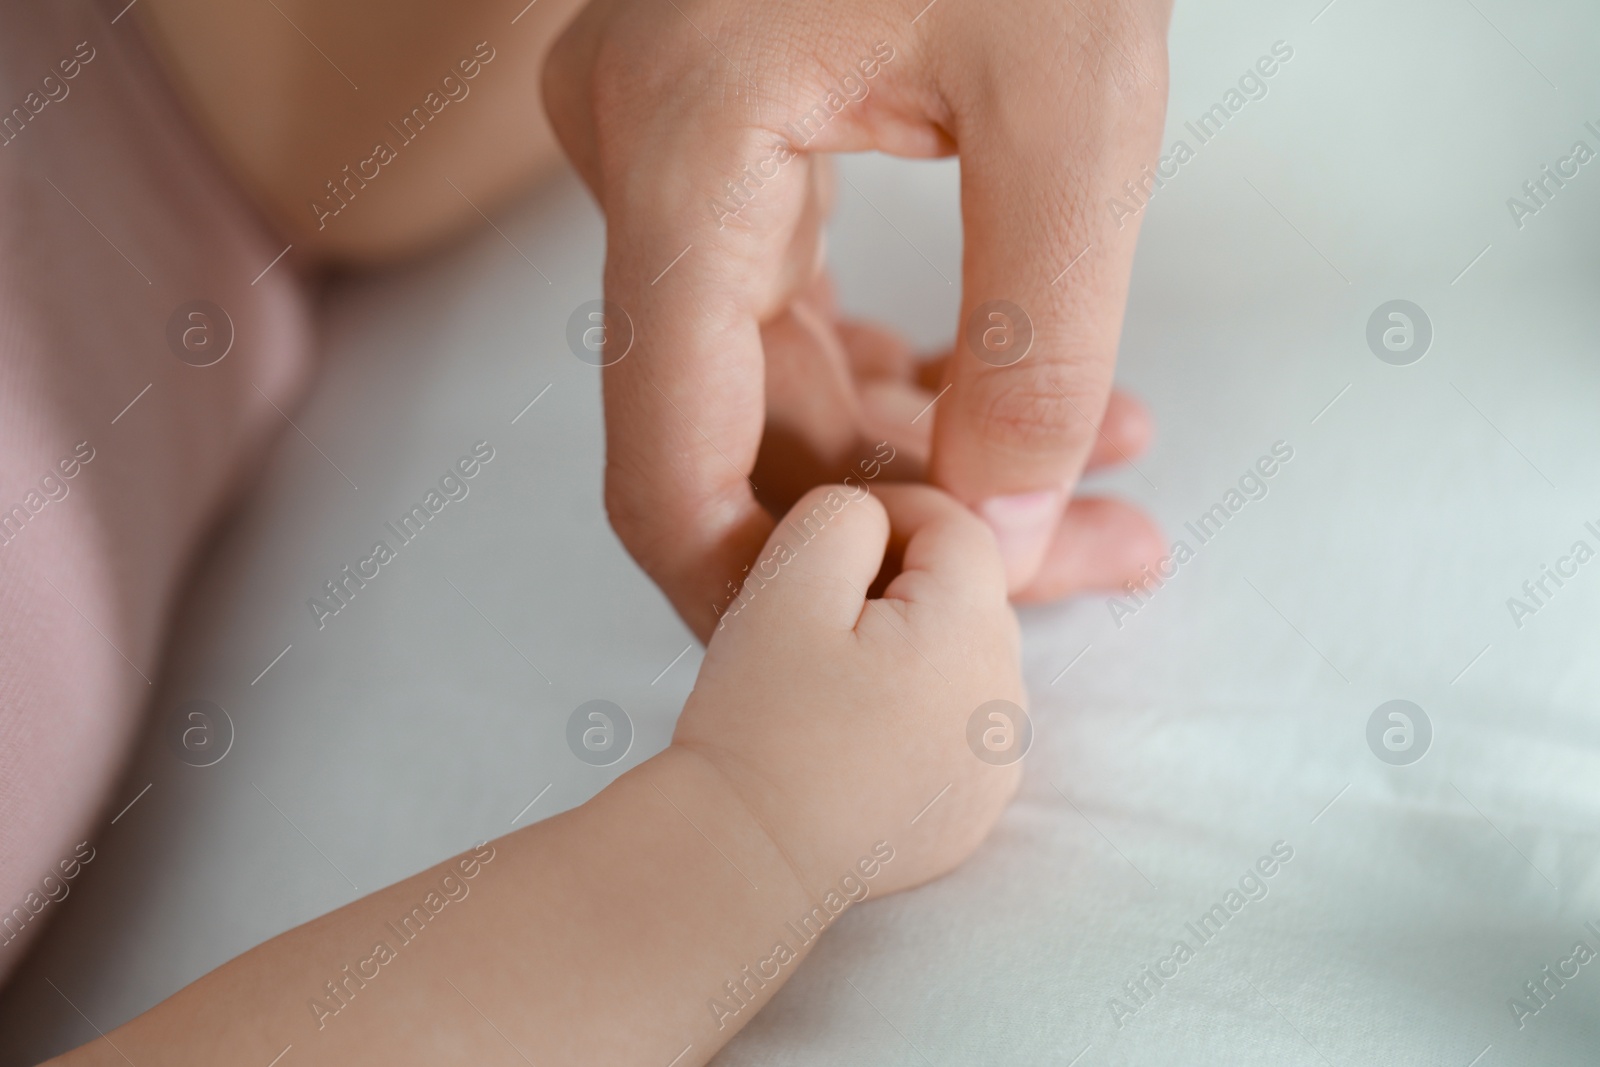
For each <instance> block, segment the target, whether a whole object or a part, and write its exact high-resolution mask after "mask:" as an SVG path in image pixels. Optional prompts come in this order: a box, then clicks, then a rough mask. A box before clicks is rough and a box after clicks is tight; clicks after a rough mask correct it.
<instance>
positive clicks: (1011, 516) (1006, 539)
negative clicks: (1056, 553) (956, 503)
mask: <svg viewBox="0 0 1600 1067" xmlns="http://www.w3.org/2000/svg"><path fill="white" fill-rule="evenodd" d="M1066 503H1067V494H1066V493H1065V492H1064V491H1063V490H1060V489H1041V490H1039V491H1038V492H1036V493H1019V494H1017V495H1016V496H995V497H990V498H989V499H988V500H985V501H983V502H982V503H980V504H979V505H978V507H977V512H978V515H979V516H980V517H981V518H982V519H983V521H984V522H987V523H988V524H989V528H990V529H991V530H993V531H994V536H995V540H996V541H998V542H999V543H1000V557H1001V558H1002V559H1003V560H1005V564H1006V584H1007V586H1008V587H1009V588H1011V589H1018V588H1021V587H1022V586H1023V585H1025V584H1027V582H1028V581H1030V580H1031V579H1032V578H1033V576H1034V574H1035V573H1037V572H1038V570H1039V565H1040V564H1041V563H1042V562H1044V554H1045V551H1046V550H1047V549H1048V548H1049V547H1050V539H1051V538H1052V537H1054V536H1055V532H1056V526H1057V525H1059V524H1060V522H1061V511H1062V509H1063V508H1064V507H1065V506H1066Z"/></svg>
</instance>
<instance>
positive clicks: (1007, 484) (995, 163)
mask: <svg viewBox="0 0 1600 1067" xmlns="http://www.w3.org/2000/svg"><path fill="white" fill-rule="evenodd" d="M1148 7H1149V8H1152V9H1154V8H1158V5H1148ZM1028 12H1031V14H1029V16H1028V17H1030V18H1031V17H1037V15H1038V13H1037V11H1036V10H1035V9H1031V8H1030V9H1028ZM1158 16H1159V17H1158ZM947 17H950V18H952V19H975V18H991V17H997V16H995V15H994V13H992V12H990V11H988V10H987V9H985V10H983V11H982V13H981V14H979V15H974V14H972V13H971V12H969V11H968V10H966V9H961V8H956V9H952V10H951V11H950V12H947ZM1013 17H1015V18H1017V19H1019V22H1018V24H1017V25H1016V26H1015V27H1013V29H1014V30H1015V31H1016V35H1011V34H1008V33H1005V32H1004V28H1002V30H1001V32H1000V33H999V35H998V36H997V35H996V33H995V29H994V27H992V26H991V27H986V33H985V38H986V39H989V40H1000V41H1004V42H1006V47H1005V48H1003V49H1001V50H999V51H998V52H996V53H995V54H993V55H989V56H985V57H982V58H980V59H979V60H978V61H977V65H976V69H973V65H972V64H971V63H968V64H967V65H965V66H961V65H959V64H952V66H951V69H952V70H955V71H957V72H958V73H957V74H956V75H954V76H955V77H956V78H957V84H955V85H952V86H950V87H949V89H950V95H952V96H953V97H954V98H956V99H960V100H965V101H968V102H969V107H968V108H967V109H966V110H965V111H960V110H958V112H957V115H956V116H955V122H954V133H955V139H956V142H957V144H958V146H959V149H960V153H961V169H962V190H961V200H962V221H963V226H964V235H965V237H964V240H965V244H964V261H963V265H962V277H963V292H962V310H961V319H960V322H961V323H962V335H961V337H960V338H959V340H958V345H957V350H956V356H957V358H956V359H954V360H953V361H952V364H951V368H950V375H949V380H950V382H951V384H952V385H953V388H952V390H951V392H950V395H949V396H947V397H946V398H945V399H944V400H943V401H942V402H941V404H940V406H939V409H938V419H937V422H936V424H935V443H934V456H933V473H934V478H935V480H936V481H937V482H938V483H939V484H941V485H943V486H945V487H947V488H949V489H950V490H951V492H953V493H954V494H955V495H956V496H957V497H959V498H960V499H961V500H963V501H964V502H966V503H968V504H971V505H973V506H974V507H975V508H976V510H977V511H978V513H979V514H980V515H982V516H983V517H984V518H985V519H986V520H987V521H988V522H989V524H990V525H991V526H992V527H993V529H994V531H995V534H996V537H997V539H998V540H999V543H1000V547H1001V551H1002V554H1003V555H1004V557H1005V559H1006V565H1007V574H1008V579H1009V581H1010V583H1011V586H1012V588H1013V589H1016V588H1021V587H1022V586H1023V585H1025V584H1026V583H1027V582H1028V581H1029V580H1030V579H1031V578H1032V577H1033V575H1034V573H1035V572H1036V571H1037V570H1038V567H1039V565H1040V563H1041V561H1042V560H1043V557H1044V554H1045V551H1046V549H1047V548H1048V546H1049V543H1050V539H1051V537H1052V535H1053V533H1054V531H1055V528H1056V526H1057V524H1058V522H1059V520H1060V517H1061V514H1062V511H1063V509H1064V507H1065V504H1066V500H1067V497H1068V493H1069V490H1070V487H1071V485H1072V484H1073V483H1074V482H1075V481H1076V479H1077V477H1078V475H1079V474H1080V473H1081V471H1082V470H1083V466H1084V463H1085V461H1086V460H1087V458H1088V456H1089V453H1090V451H1091V449H1092V447H1093V445H1094V441H1095V438H1096V436H1097V428H1098V426H1099V424H1100V421H1101V418H1102V416H1103V414H1104V412H1105V407H1106V401H1107V397H1108V396H1109V394H1110V389H1111V380H1112V373H1113V369H1114V365H1115V360H1116V349H1117V338H1118V334H1119V332H1120V329H1121V323H1122V311H1123V305H1124V302H1125V300H1126V296H1127V285H1128V275H1129V272H1130V269H1131V266H1132V259H1133V250H1134V240H1135V238H1136V236H1137V232H1138V226H1137V221H1138V219H1137V216H1135V217H1134V218H1132V219H1131V220H1126V219H1117V218H1115V217H1114V216H1113V214H1112V213H1111V212H1109V211H1108V209H1107V206H1106V204H1107V201H1108V200H1109V198H1110V197H1111V195H1112V194H1113V193H1114V192H1115V191H1117V190H1118V189H1119V187H1120V186H1121V183H1122V182H1123V181H1124V180H1132V179H1137V178H1141V176H1142V170H1143V168H1144V166H1145V164H1146V163H1147V162H1148V161H1149V160H1150V159H1151V158H1152V157H1153V155H1154V151H1155V148H1156V145H1157V143H1158V138H1159V136H1160V132H1161V124H1162V118H1163V112H1164V107H1165V48H1164V41H1163V37H1164V32H1165V28H1164V27H1165V18H1164V13H1162V12H1160V11H1159V10H1148V9H1147V6H1143V5H1137V4H1127V3H1117V4H1111V3H1091V2H1088V0H1085V3H1084V4H1076V3H1075V4H1071V5H1067V6H1066V7H1063V8H1060V9H1057V10H1054V11H1053V12H1052V13H1051V14H1050V16H1049V17H1050V18H1052V19H1054V20H1056V24H1053V25H1051V26H1048V27H1039V26H1032V25H1026V24H1025V23H1026V22H1027V19H1026V18H1024V17H1023V13H1022V12H1019V13H1018V14H1017V15H1015V16H1013ZM975 31H976V27H974V32H975ZM958 37H959V35H958ZM1063 40H1065V41H1067V42H1068V45H1067V47H1068V48H1069V50H1070V51H1073V52H1076V53H1077V54H1079V55H1081V56H1083V57H1085V59H1084V62H1085V63H1088V62H1089V58H1090V57H1093V60H1094V64H1095V65H1096V66H1098V67H1100V68H1101V69H1099V70H1098V72H1097V73H1096V74H1095V75H1094V76H1084V77H1078V78H1073V76H1072V75H1073V71H1074V70H1077V69H1079V68H1077V67H1075V66H1069V65H1063V64H1061V63H1060V62H1057V61H1055V58H1056V57H1057V56H1058V54H1059V49H1060V48H1061V47H1062V43H1061V42H1062V41H1063ZM1119 227H1120V228H1119Z"/></svg>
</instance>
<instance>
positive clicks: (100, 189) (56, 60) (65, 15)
mask: <svg viewBox="0 0 1600 1067" xmlns="http://www.w3.org/2000/svg"><path fill="white" fill-rule="evenodd" d="M123 2H125V0H117V2H116V3H115V4H114V5H113V6H109V7H105V6H99V5H96V4H93V3H90V2H87V0H50V2H48V3H36V2H29V3H25V4H24V3H13V4H7V5H5V10H4V12H3V13H0V142H3V143H0V542H3V543H0V918H4V917H5V916H8V915H10V914H11V913H12V909H13V908H17V907H20V906H23V904H24V901H25V900H26V899H27V897H28V894H29V893H30V892H38V891H39V889H40V885H41V881H42V879H43V878H44V876H45V875H46V874H49V873H51V872H53V871H55V870H56V869H57V866H58V864H59V863H60V861H62V860H70V859H71V858H72V857H73V854H74V846H75V845H76V844H77V843H78V842H79V841H83V840H85V839H87V840H89V841H90V842H91V843H92V842H93V840H94V839H95V837H96V836H97V835H98V834H99V833H101V832H103V831H104V829H105V822H106V820H108V819H109V818H110V816H111V815H112V814H114V812H111V811H108V810H106V805H107V804H108V803H109V801H110V798H109V797H108V796H107V791H108V789H109V788H110V786H111V785H112V784H114V783H115V781H116V779H117V774H118V771H119V769H120V765H121V761H122V759H123V756H124V753H125V751H126V749H127V747H128V744H129V742H130V741H131V739H132V738H133V736H134V734H135V732H136V729H137V726H138V720H139V715H140V713H141V711H142V710H143V709H144V707H145V705H146V703H147V702H148V701H149V699H150V697H151V695H152V693H153V691H154V686H153V685H152V684H151V682H152V681H153V680H154V679H155V678H156V676H157V672H158V669H159V662H160V657H161V652H162V638H163V632H164V630H165V623H166V620H167V617H168V615H169V614H170V612H171V610H172V608H173V603H174V597H175V594H176V593H177V591H178V590H179V588H180V586H181V584H182V581H183V579H184V577H185V569H186V566H187V564H188V561H189V560H190V559H191V558H192V556H193V553H194V549H195V547H196V545H197V543H198V542H199V541H200V540H201V538H202V537H203V536H204V535H205V533H206V532H207V529H208V527H209V526H210V525H211V524H212V523H213V522H214V521H215V520H216V518H217V517H218V514H219V511H220V509H221V508H222V507H223V506H224V505H225V504H226V503H227V501H228V499H229V497H230V496H231V495H232V493H233V491H234V490H235V489H237V488H238V486H239V485H240V484H241V481H242V479H243V476H244V474H245V473H246V471H247V470H248V469H249V468H250V466H251V465H252V462H253V460H254V459H255V458H257V457H258V456H259V455H260V453H261V451H262V449H263V447H264V445H265V444H266V442H267V441H268V440H269V438H270V437H271V436H273V435H275V434H277V433H278V432H280V431H281V430H282V429H283V427H284V420H283V416H281V415H279V414H278V413H277V412H275V411H274V410H273V408H272V406H271V405H269V404H268V402H267V400H266V399H265V398H264V397H263V395H262V394H265V396H266V397H271V398H272V400H273V402H275V403H276V404H278V405H279V406H280V407H283V408H285V409H288V408H289V407H290V405H291V403H292V400H293V398H294V397H295V396H296V395H298V393H299V392H300V390H301V388H302V386H303V385H304V382H305V378H306V372H307V370H308V365H309V356H310V340H311V336H310V316H309V311H308V302H307V299H306V296H305V294H304V291H303V289H302V286H301V284H300V282H299V281H298V280H297V279H296V278H295V276H294V274H293V273H292V271H291V269H290V266H289V263H290V262H291V259H289V258H286V259H285V260H284V261H282V262H279V263H278V264H277V266H275V267H273V269H272V270H270V271H268V272H267V273H266V275H265V276H263V277H261V278H260V280H259V281H255V282H254V283H252V279H255V278H256V277H257V275H258V274H260V272H261V271H262V269H263V268H265V267H266V266H267V265H268V264H269V263H271V262H272V260H273V257H274V256H276V255H277V254H278V253H279V252H280V251H281V250H282V249H283V247H284V244H285V242H284V241H283V240H282V239H280V238H278V237H277V236H275V235H274V234H272V233H271V232H270V231H269V230H268V229H267V228H266V227H265V226H264V225H263V224H262V222H261V221H260V220H259V219H258V218H257V216H256V215H255V214H254V213H253V211H252V209H251V208H250V207H249V205H248V204H247V203H246V201H245V200H244V199H243V198H242V197H241V196H240V194H239V193H238V192H237V191H236V189H235V187H234V185H233V184H232V183H231V182H230V180H229V179H228V177H227V176H226V175H225V173H224V172H223V170H222V168H221V166H220V164H219V163H218V161H217V160H216V159H215V158H214V157H213V156H212V155H211V154H210V151H209V149H208V148H207V147H206V146H205V144H204V142H203V141H202V140H201V138H200V137H199V135H198V134H197V132H196V131H195V130H194V128H193V127H192V126H191V124H190V123H189V121H188V119H187V117H186V116H185V115H184V113H183V111H182V108H181V106H180V105H179V104H178V103H177V101H176V100H175V98H174V97H173V96H172V94H171V92H170V90H169V89H168V88H167V86H166V85H165V83H164V82H163V81H162V79H161V76H160V75H159V73H158V72H157V70H156V68H155V65H154V64H153V62H152V60H151V57H150V56H149V54H148V53H147V52H146V50H145V48H144V47H143V44H142V42H141V41H140V40H139V38H138V31H137V28H136V25H135V21H134V17H133V15H132V14H131V13H130V14H126V15H123V16H122V17H121V18H120V19H119V20H118V21H117V22H115V23H113V22H112V18H113V17H115V16H116V14H117V12H118V10H119V9H120V8H121V6H122V3H123ZM86 56H87V57H89V58H87V61H85V60H84V58H83V57H86ZM74 61H75V62H76V69H75V70H74ZM68 71H74V76H72V77H70V78H69V77H67V76H66V75H67V72H68ZM47 76H48V80H47ZM291 258H292V256H291ZM196 299H206V300H210V301H213V302H215V303H216V304H218V305H220V306H221V307H222V308H223V309H225V311H226V312H227V314H228V316H229V317H231V319H232V324H233V330H234V335H235V336H234V340H233V344H232V348H231V350H230V351H229V352H228V354H227V356H226V358H224V359H223V360H222V361H221V362H219V363H216V364H215V365H212V366H209V367H195V366H191V365H190V364H188V363H185V362H183V361H181V360H179V359H178V358H177V357H176V356H175V355H174V353H173V351H172V350H171V347H170V346H169V342H168V338H167V334H168V320H169V317H171V316H172V314H173V312H174V310H175V309H176V308H178V307H179V305H181V304H184V303H186V302H189V301H192V300H196ZM192 336H194V337H196V339H198V337H197V335H192ZM147 385H148V386H149V389H148V391H145V392H143V394H142V395H140V394H141V391H142V390H145V387H146V386H147ZM258 389H259V392H258V391H257V390H258ZM135 397H138V398H139V399H138V400H137V402H136V403H134V404H133V406H132V407H131V408H128V409H127V410H126V411H125V412H124V411H123V409H124V407H125V406H126V405H128V403H129V402H130V401H133V400H134V398H135ZM119 412H121V413H122V414H121V415H120V417H118V415H119ZM114 419H115V420H116V421H115V423H114V424H113V420H114ZM84 457H91V458H88V461H87V462H84ZM64 460H66V462H63V461H64ZM74 460H76V466H74V462H73V461H74ZM68 471H71V472H72V475H73V476H72V477H71V478H70V479H69V478H67V477H65V476H64V475H65V474H66V473H67V472H68ZM63 493H64V494H65V495H62V494H63ZM52 497H59V499H51V498H52ZM14 507H20V508H21V512H20V513H19V512H16V511H13V508H14ZM124 657H126V658H124ZM119 799H121V798H119ZM50 914H51V909H49V908H46V909H45V910H44V911H43V913H41V915H40V916H39V919H37V920H35V921H33V922H30V923H28V924H27V925H26V927H25V928H24V929H25V931H26V932H25V934H24V935H23V936H20V937H16V938H15V939H13V940H9V941H7V940H6V936H5V934H4V932H3V930H0V978H3V977H4V975H5V974H6V973H7V972H9V971H10V970H11V969H12V968H13V967H14V966H15V965H16V963H17V962H18V960H19V958H20V956H21V953H22V950H23V948H24V946H25V943H26V941H27V940H28V939H30V938H31V937H32V936H33V935H35V934H36V933H37V932H38V929H39V928H40V927H41V926H43V925H44V922H45V921H47V920H48V919H49V917H50Z"/></svg>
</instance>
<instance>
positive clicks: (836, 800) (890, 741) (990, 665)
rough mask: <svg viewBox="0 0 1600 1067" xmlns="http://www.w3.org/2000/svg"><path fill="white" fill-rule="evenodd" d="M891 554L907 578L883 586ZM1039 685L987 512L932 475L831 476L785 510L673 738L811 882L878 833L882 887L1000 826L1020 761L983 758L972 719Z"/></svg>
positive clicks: (937, 871) (726, 619)
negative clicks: (1025, 682)
mask: <svg viewBox="0 0 1600 1067" xmlns="http://www.w3.org/2000/svg"><path fill="white" fill-rule="evenodd" d="M886 554H887V556H888V558H889V561H890V567H889V568H887V570H886V573H888V574H893V575H894V577H893V580H892V581H890V582H889V584H888V585H887V587H886V588H884V589H883V591H882V593H881V596H880V597H879V598H878V599H869V596H868V594H869V592H870V591H871V590H872V587H873V583H874V580H875V579H876V578H877V576H878V574H879V570H880V567H882V566H883V564H884V561H885V557H886ZM896 563H897V564H898V569H897V570H896V567H895V564H896ZM1025 699H1026V698H1025V695H1024V691H1023V686H1022V679H1021V676H1020V674H1019V670H1018V634H1017V623H1016V617H1015V616H1014V615H1013V613H1012V611H1011V608H1010V606H1009V605H1008V603H1007V600H1006V574H1005V567H1004V565H1003V564H1002V562H1001V559H1000V555H999V551H998V549H997V547H996V545H995V539H994V536H993V534H992V533H990V531H989V529H988V528H987V527H986V526H985V525H984V524H983V522H982V521H981V520H979V519H978V518H977V517H976V516H974V515H973V514H972V513H971V511H969V510H968V509H967V508H965V507H963V506H961V505H960V504H959V503H957V502H956V501H955V500H954V499H953V498H952V497H950V496H947V495H946V494H944V493H943V492H941V491H939V490H936V489H932V488H929V487H925V486H910V485H905V486H883V487H880V488H879V489H877V490H876V491H875V492H873V493H870V494H869V493H868V492H866V490H864V489H862V488H860V487H859V486H858V487H856V488H849V487H845V486H823V487H820V488H818V489H814V490H812V491H811V492H810V493H808V494H806V496H805V497H804V498H802V499H801V501H800V503H798V504H797V505H795V507H794V509H793V510H792V511H790V512H789V514H788V516H787V517H786V518H785V519H784V520H782V521H781V522H779V523H778V526H777V529H776V530H775V531H774V532H773V534H772V536H771V537H770V538H768V540H767V543H766V547H765V548H764V549H763V550H762V552H761V554H760V555H759V556H758V557H757V562H756V564H755V565H754V566H753V567H752V568H751V573H750V574H749V575H748V576H747V577H746V579H745V585H744V589H743V591H742V592H741V595H740V598H739V599H738V600H736V601H735V602H734V603H733V604H731V605H730V606H729V609H728V610H727V611H726V612H725V613H724V614H723V616H722V620H721V622H720V624H719V626H718V628H717V630H716V632H715V634H714V635H713V638H712V640H711V644H710V648H709V650H708V652H707V655H706V660H705V664H704V666H703V667H702V668H701V671H700V678H699V681H698V682H697V683H696V685H695V690H694V692H693V693H692V694H691V695H690V698H689V701H688V703H687V705H686V706H685V708H684V711H683V715H682V717H681V718H680V719H679V722H678V727H677V732H676V734H675V736H674V738H673V745H674V747H675V748H678V749H680V750H687V751H691V752H693V753H696V754H698V755H699V756H701V757H703V758H704V759H705V760H707V761H708V762H709V763H711V764H712V765H713V766H714V767H715V768H716V770H717V771H718V772H720V774H721V775H722V777H723V778H725V779H726V780H727V782H728V783H729V784H730V785H731V787H732V790H733V792H734V793H735V794H736V795H737V796H738V797H739V798H740V799H741V800H742V801H743V803H744V804H745V806H746V807H747V808H748V809H749V811H750V813H751V814H752V815H753V816H754V817H755V819H756V820H757V821H758V822H759V823H760V824H761V825H762V826H763V827H764V828H765V830H766V832H767V833H768V835H769V836H770V837H771V838H772V840H773V842H774V843H775V844H776V845H777V847H778V848H779V850H780V851H782V852H783V854H784V855H785V857H786V858H787V859H788V861H789V864H790V866H791V867H792V868H793V870H794V872H795V874H796V876H797V878H798V879H799V880H800V883H801V886H802V888H803V889H805V890H806V891H807V892H808V893H812V894H817V895H820V894H821V893H822V892H824V891H826V889H827V888H831V887H832V886H834V885H837V884H838V882H839V880H840V878H841V876H843V875H845V874H850V873H852V871H853V869H854V868H855V865H856V863H857V861H858V860H859V859H860V858H861V857H863V856H867V855H869V854H871V852H872V848H873V846H874V845H875V844H877V843H878V842H885V843H887V844H888V846H889V847H890V848H892V849H893V850H894V862H893V863H890V864H886V865H884V867H883V869H882V872H881V874H880V875H879V877H878V878H877V879H875V880H874V881H873V883H872V886H873V888H874V889H877V890H880V891H883V890H887V891H891V892H892V891H894V890H898V889H905V888H909V887H911V886H914V885H918V884H920V883H922V882H925V881H928V880H929V879H932V878H936V877H938V876H939V875H941V874H943V873H945V872H947V871H949V870H951V869H952V868H954V867H955V866H957V865H958V864H960V863H961V862H962V861H963V860H964V859H965V858H966V857H967V856H968V855H970V854H971V852H972V851H973V850H974V849H975V848H976V847H977V845H978V844H979V842H981V841H982V840H983V838H984V837H985V836H986V835H987V834H988V832H989V829H990V827H991V826H993V825H994V822H995V820H996V819H997V818H998V817H999V815H1000V812H1001V810H1002V809H1003V808H1004V807H1005V805H1006V803H1007V802H1008V801H1009V800H1010V798H1011V796H1012V794H1013V793H1014V792H1015V790H1016V786H1017V781H1018V777H1019V774H1020V765H1018V764H1016V763H1012V764H1010V765H1004V766H1002V765H995V764H993V763H990V762H987V761H985V760H982V759H980V758H978V756H977V755H976V754H975V752H974V751H973V750H972V749H971V748H970V747H969V744H968V740H967V738H968V722H969V720H970V719H971V718H972V716H973V715H974V713H975V712H976V710H977V709H978V708H979V707H980V706H981V705H983V704H986V703H988V702H989V701H993V700H1005V701H1010V702H1012V703H1014V704H1018V705H1020V704H1022V703H1023V702H1024V700H1025ZM985 725H987V723H986V724H985ZM936 797H937V798H938V799H937V801H936V802H935V803H932V804H931V806H930V801H934V799H935V798H936ZM924 809H926V810H924ZM913 819H915V820H916V822H915V823H913V821H912V820H913Z"/></svg>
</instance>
